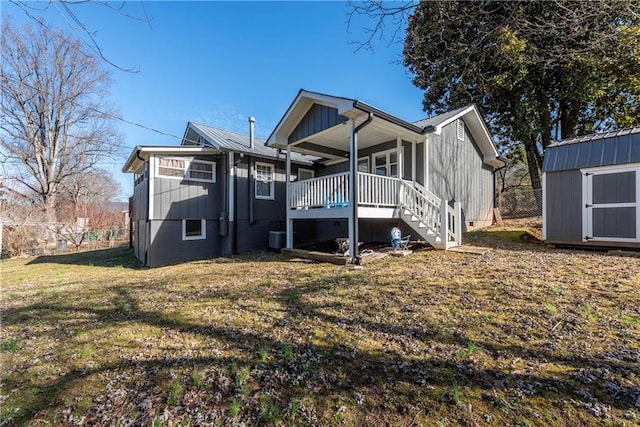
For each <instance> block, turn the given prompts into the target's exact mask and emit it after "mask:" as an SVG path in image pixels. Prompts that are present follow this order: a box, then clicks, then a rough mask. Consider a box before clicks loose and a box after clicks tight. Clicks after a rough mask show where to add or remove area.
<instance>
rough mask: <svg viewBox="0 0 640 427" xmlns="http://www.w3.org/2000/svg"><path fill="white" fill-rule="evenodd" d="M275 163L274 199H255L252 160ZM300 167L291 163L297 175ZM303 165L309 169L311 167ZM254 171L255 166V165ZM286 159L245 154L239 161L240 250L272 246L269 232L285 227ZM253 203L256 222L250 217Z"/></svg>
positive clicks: (238, 244) (238, 226)
mask: <svg viewBox="0 0 640 427" xmlns="http://www.w3.org/2000/svg"><path fill="white" fill-rule="evenodd" d="M256 161H257V162H261V163H268V164H275V170H274V173H275V182H274V199H273V200H265V199H256V197H255V187H254V186H255V177H254V176H251V174H250V173H249V162H251V164H252V165H255V162H256ZM299 167H300V166H298V165H292V174H293V175H297V170H298V168H299ZM304 168H307V169H310V168H309V167H308V166H304ZM254 171H255V166H254ZM286 191H287V190H286V183H285V162H284V160H281V161H278V162H274V161H273V160H268V159H262V158H256V157H253V156H245V158H244V159H243V160H242V161H241V162H240V163H239V164H238V172H237V178H236V187H235V198H236V200H235V204H236V205H235V212H236V227H237V231H236V233H237V234H236V236H237V242H236V246H237V251H238V253H243V252H250V251H257V250H264V249H267V248H268V247H269V231H284V230H285V224H286V222H285V215H286V212H285V200H286ZM250 204H252V205H253V221H251V218H250Z"/></svg>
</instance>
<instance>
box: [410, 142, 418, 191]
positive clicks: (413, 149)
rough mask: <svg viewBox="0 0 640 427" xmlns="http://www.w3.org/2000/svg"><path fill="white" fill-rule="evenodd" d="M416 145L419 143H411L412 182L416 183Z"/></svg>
mask: <svg viewBox="0 0 640 427" xmlns="http://www.w3.org/2000/svg"><path fill="white" fill-rule="evenodd" d="M416 145H418V144H417V142H415V141H411V181H413V183H414V184H415V183H416Z"/></svg>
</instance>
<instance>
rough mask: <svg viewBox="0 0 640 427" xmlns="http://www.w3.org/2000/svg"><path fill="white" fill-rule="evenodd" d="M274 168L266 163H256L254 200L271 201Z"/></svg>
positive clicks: (272, 196)
mask: <svg viewBox="0 0 640 427" xmlns="http://www.w3.org/2000/svg"><path fill="white" fill-rule="evenodd" d="M274 169H275V168H274V166H273V165H270V164H268V163H260V162H256V199H269V200H273V198H274V194H273V193H274V191H273V173H274Z"/></svg>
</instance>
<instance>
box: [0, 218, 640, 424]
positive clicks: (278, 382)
mask: <svg viewBox="0 0 640 427" xmlns="http://www.w3.org/2000/svg"><path fill="white" fill-rule="evenodd" d="M527 230H528V228H504V227H503V228H494V229H489V230H484V231H478V232H474V233H468V234H467V235H465V239H467V240H466V241H472V242H473V244H474V245H477V246H489V247H492V248H494V250H493V251H491V252H489V253H486V254H483V255H472V254H460V253H451V252H444V251H435V250H430V251H419V252H416V253H414V254H413V255H412V256H410V257H406V258H399V259H395V258H394V259H391V258H387V259H384V260H381V261H380V262H377V263H373V264H371V265H370V266H365V268H364V269H363V270H361V271H354V270H349V269H347V268H346V267H344V266H342V267H340V266H335V265H329V264H317V263H311V262H305V261H301V260H295V259H292V258H287V257H286V256H283V255H281V254H274V253H262V252H261V253H255V254H250V255H246V256H241V257H231V258H224V259H216V260H209V261H200V262H193V263H186V264H182V265H177V266H172V267H163V268H155V269H147V268H139V267H138V266H137V264H136V261H135V260H134V259H133V258H132V257H131V253H130V252H129V251H128V250H126V249H112V250H107V251H98V252H96V253H94V257H93V259H92V258H91V256H90V255H91V254H90V253H85V254H83V256H82V258H76V261H77V263H73V262H71V261H69V260H68V259H63V258H57V257H56V258H49V259H45V260H42V262H38V263H36V262H33V261H34V260H33V259H19V260H8V261H2V262H1V264H0V267H1V268H2V274H3V284H2V286H3V288H2V295H1V299H0V302H1V306H0V308H1V313H0V315H1V316H2V322H3V325H2V329H1V330H0V344H1V351H2V353H1V357H2V364H1V367H0V378H2V384H1V388H2V391H1V393H0V408H1V409H0V411H1V412H0V417H1V418H0V420H1V422H2V423H3V425H43V424H53V425H87V424H90V425H96V424H101V425H117V424H126V425H177V424H180V423H183V424H185V425H186V424H191V425H242V424H244V425H354V426H356V425H363V426H364V425H442V426H454V425H468V426H477V425H481V426H504V425H539V426H547V425H551V426H578V425H618V426H634V425H638V423H639V421H640V260H639V259H638V258H624V257H616V256H610V255H607V254H606V253H601V252H588V251H577V250H560V249H551V248H547V247H545V246H544V245H543V244H541V243H539V242H538V241H537V240H535V239H529V238H525V239H523V238H522V236H524V235H525V234H524V233H529V231H527ZM531 234H532V235H533V236H534V237H535V233H531Z"/></svg>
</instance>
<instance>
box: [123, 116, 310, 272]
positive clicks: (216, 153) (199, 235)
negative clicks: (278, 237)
mask: <svg viewBox="0 0 640 427" xmlns="http://www.w3.org/2000/svg"><path fill="white" fill-rule="evenodd" d="M249 130H250V132H249V135H248V136H247V135H243V134H239V133H235V132H230V131H227V130H224V129H217V128H213V127H209V126H205V125H201V124H197V123H188V125H187V129H186V131H185V134H184V136H183V139H182V145H180V146H176V147H167V146H138V147H135V148H134V149H133V151H132V153H131V155H130V156H129V158H128V160H127V161H126V163H125V165H124V167H123V169H122V171H123V172H125V173H133V174H134V194H133V196H132V197H131V200H130V206H131V211H132V213H131V245H132V247H133V249H134V253H135V255H136V257H137V258H138V259H139V260H140V261H141V262H142V263H143V264H144V265H147V266H159V265H166V264H174V263H178V262H184V261H190V260H196V259H205V258H214V257H220V256H227V255H231V254H234V253H241V252H248V251H254V250H260V249H266V248H267V244H268V237H269V232H270V231H281V230H284V221H285V210H284V198H285V192H286V190H285V188H284V182H285V178H284V155H282V154H281V153H280V152H279V151H278V150H276V149H273V148H269V147H266V146H265V145H264V142H265V141H264V140H261V139H259V138H255V137H254V135H253V119H250V127H249ZM312 161H313V157H311V156H305V155H294V156H292V158H291V165H292V166H291V173H292V174H293V178H292V179H293V180H295V179H296V176H297V174H298V173H300V174H301V175H302V176H304V173H305V172H304V171H305V170H306V169H305V168H309V167H311V166H312Z"/></svg>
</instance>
